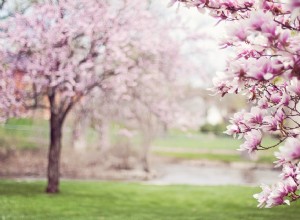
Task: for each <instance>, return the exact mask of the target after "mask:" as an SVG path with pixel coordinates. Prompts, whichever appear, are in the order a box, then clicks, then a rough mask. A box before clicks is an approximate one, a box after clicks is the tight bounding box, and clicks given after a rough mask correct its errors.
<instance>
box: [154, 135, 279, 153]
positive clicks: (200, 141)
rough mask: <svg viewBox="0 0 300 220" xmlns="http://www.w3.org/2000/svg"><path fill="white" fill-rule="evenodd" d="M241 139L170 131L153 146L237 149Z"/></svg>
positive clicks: (265, 143) (268, 142) (269, 141)
mask: <svg viewBox="0 0 300 220" xmlns="http://www.w3.org/2000/svg"><path fill="white" fill-rule="evenodd" d="M242 143H243V140H238V139H234V138H232V137H230V136H225V135H220V136H214V135H209V134H202V133H192V134H190V135H187V134H184V133H183V132H182V133H178V132H177V133H175V134H174V133H171V134H169V135H167V136H165V137H161V138H158V139H156V140H155V142H154V144H153V145H154V146H157V147H177V148H178V147H180V148H182V147H185V148H202V149H229V150H232V149H237V148H238V147H239V146H240V144H242ZM274 143H276V141H275V140H274V139H272V138H270V137H266V138H265V139H264V142H263V144H264V145H266V146H271V145H273V144H274Z"/></svg>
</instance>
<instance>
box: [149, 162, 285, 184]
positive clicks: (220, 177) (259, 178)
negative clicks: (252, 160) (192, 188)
mask: <svg viewBox="0 0 300 220" xmlns="http://www.w3.org/2000/svg"><path fill="white" fill-rule="evenodd" d="M157 172H158V173H159V176H158V177H157V178H155V179H152V180H149V181H147V183H149V184H157V185H168V184H188V185H251V186H258V185H260V184H261V183H266V184H272V183H275V182H277V181H278V175H279V173H280V172H279V171H277V170H273V169H265V168H255V169H253V168H237V167H230V166H226V165H225V166H193V165H189V164H169V165H168V166H164V167H160V169H159V170H157Z"/></svg>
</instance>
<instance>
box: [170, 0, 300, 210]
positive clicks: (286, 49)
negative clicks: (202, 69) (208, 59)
mask: <svg viewBox="0 0 300 220" xmlns="http://www.w3.org/2000/svg"><path fill="white" fill-rule="evenodd" d="M175 2H176V1H173V2H172V3H175ZM180 2H183V3H184V4H185V5H186V6H188V7H196V8H197V9H198V10H199V11H208V12H209V13H210V15H212V16H213V17H215V18H216V19H218V21H228V22H227V23H230V24H231V28H230V29H229V31H228V36H227V38H226V39H225V40H224V42H222V45H223V46H224V47H230V48H232V49H233V50H234V53H235V57H234V58H233V59H230V60H229V62H228V65H227V69H226V74H224V75H223V76H219V77H218V78H217V79H215V80H214V85H215V91H216V92H217V93H219V94H221V95H222V96H224V95H226V94H228V93H241V94H244V95H246V96H247V97H248V99H249V101H250V102H251V103H252V104H253V107H252V108H251V110H250V111H245V110H243V111H241V112H238V113H236V114H235V115H234V116H233V118H232V119H231V121H230V122H231V125H229V126H228V127H227V131H226V133H227V134H229V135H233V136H234V137H236V136H237V137H238V138H244V140H245V142H244V143H243V144H242V145H241V146H240V150H241V151H247V152H249V153H250V154H252V153H255V152H256V151H259V150H267V149H270V148H274V147H277V146H279V145H282V146H280V147H279V150H278V152H277V153H275V156H276V158H277V160H276V161H275V164H276V166H277V167H282V173H281V174H280V180H279V182H278V183H276V184H274V185H272V186H267V185H262V192H261V193H259V194H256V195H254V197H255V198H256V199H257V200H258V202H259V204H258V206H259V207H273V206H277V205H282V204H290V202H291V201H295V200H297V199H299V194H298V190H299V188H300V163H299V161H300V136H299V134H300V121H299V116H300V110H299V101H300V81H299V80H300V77H299V76H300V34H299V31H300V1H299V0H291V1H285V0H282V1H281V0H276V1H273V0H210V1H208V0H180ZM267 134H277V135H279V136H280V138H279V140H278V143H276V144H274V145H273V146H264V145H263V144H262V140H263V138H264V137H265V135H267Z"/></svg>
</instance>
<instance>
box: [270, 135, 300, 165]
mask: <svg viewBox="0 0 300 220" xmlns="http://www.w3.org/2000/svg"><path fill="white" fill-rule="evenodd" d="M275 156H276V158H277V159H278V161H276V164H277V166H279V165H282V164H284V163H286V162H291V161H294V160H299V159H300V140H299V138H294V137H291V138H288V139H287V141H286V143H285V145H284V146H281V147H279V152H275Z"/></svg>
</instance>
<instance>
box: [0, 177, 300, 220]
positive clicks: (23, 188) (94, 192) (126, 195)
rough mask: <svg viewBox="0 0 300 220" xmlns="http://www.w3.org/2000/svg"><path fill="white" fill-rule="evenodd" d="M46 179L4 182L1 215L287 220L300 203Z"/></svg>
mask: <svg viewBox="0 0 300 220" xmlns="http://www.w3.org/2000/svg"><path fill="white" fill-rule="evenodd" d="M43 189H44V183H43V182H15V181H3V180H2V181H0V195H1V196H0V219H37V220H40V219H43V220H47V219H49V220H50V219H51V220H52V219H56V220H59V219H74V220H77V219H84V220H89V219H99V220H216V219H217V220H240V219H243V220H250V219H253V220H277V219H278V220H282V219H298V217H299V215H300V209H299V203H297V202H296V203H293V204H292V205H291V207H288V206H283V207H276V208H273V209H258V208H256V201H255V200H254V199H253V198H252V194H253V193H256V192H258V191H259V189H257V188H251V187H236V186H220V187H217V186H199V187H197V186H151V185H142V184H133V183H109V182H104V183H103V182H101V183H100V182H74V181H64V182H63V183H62V185H61V190H62V192H61V193H60V194H59V195H54V196H53V195H46V194H44V193H43Z"/></svg>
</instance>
